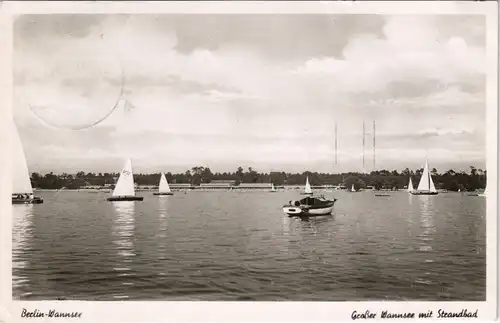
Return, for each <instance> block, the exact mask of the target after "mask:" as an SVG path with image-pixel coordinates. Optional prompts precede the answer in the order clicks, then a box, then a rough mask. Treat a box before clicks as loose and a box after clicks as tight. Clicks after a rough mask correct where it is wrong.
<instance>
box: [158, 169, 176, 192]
mask: <svg viewBox="0 0 500 323" xmlns="http://www.w3.org/2000/svg"><path fill="white" fill-rule="evenodd" d="M153 195H174V193H172V191H171V190H170V186H169V185H168V182H167V178H166V177H165V174H164V173H161V177H160V185H158V192H155V193H153Z"/></svg>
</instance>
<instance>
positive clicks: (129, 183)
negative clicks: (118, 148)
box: [108, 159, 144, 201]
mask: <svg viewBox="0 0 500 323" xmlns="http://www.w3.org/2000/svg"><path fill="white" fill-rule="evenodd" d="M143 199H144V197H142V196H135V187H134V174H133V173H132V162H131V161H130V159H127V160H126V161H125V165H124V166H123V169H122V171H121V173H120V177H118V181H117V182H116V186H115V189H114V190H113V196H111V197H108V201H142V200H143Z"/></svg>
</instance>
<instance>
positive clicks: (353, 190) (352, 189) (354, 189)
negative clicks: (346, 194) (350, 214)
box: [351, 184, 356, 193]
mask: <svg viewBox="0 0 500 323" xmlns="http://www.w3.org/2000/svg"><path fill="white" fill-rule="evenodd" d="M351 192H353V193H354V192H356V188H354V184H352V186H351Z"/></svg>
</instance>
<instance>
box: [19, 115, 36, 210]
mask: <svg viewBox="0 0 500 323" xmlns="http://www.w3.org/2000/svg"><path fill="white" fill-rule="evenodd" d="M12 138H14V141H13V143H12V204H41V203H43V199H42V198H41V197H36V196H34V194H33V187H32V186H31V179H30V173H29V171H28V163H27V162H26V155H25V154H24V149H23V143H22V142H21V137H19V133H18V132H17V127H16V125H15V124H14V122H12Z"/></svg>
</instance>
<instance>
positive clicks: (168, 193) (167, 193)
mask: <svg viewBox="0 0 500 323" xmlns="http://www.w3.org/2000/svg"><path fill="white" fill-rule="evenodd" d="M153 195H160V196H163V195H174V193H172V192H166V193H158V192H156V193H153Z"/></svg>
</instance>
